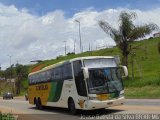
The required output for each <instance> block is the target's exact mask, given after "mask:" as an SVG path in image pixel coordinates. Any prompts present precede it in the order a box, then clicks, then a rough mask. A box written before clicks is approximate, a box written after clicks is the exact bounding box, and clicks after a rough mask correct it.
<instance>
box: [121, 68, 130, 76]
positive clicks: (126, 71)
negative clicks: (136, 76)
mask: <svg viewBox="0 0 160 120" xmlns="http://www.w3.org/2000/svg"><path fill="white" fill-rule="evenodd" d="M120 67H121V68H122V69H123V72H124V76H122V78H125V77H127V76H128V69H127V67H126V66H120Z"/></svg>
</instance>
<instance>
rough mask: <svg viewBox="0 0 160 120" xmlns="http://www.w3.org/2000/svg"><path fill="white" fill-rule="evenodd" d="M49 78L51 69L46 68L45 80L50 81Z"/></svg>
mask: <svg viewBox="0 0 160 120" xmlns="http://www.w3.org/2000/svg"><path fill="white" fill-rule="evenodd" d="M50 79H51V71H50V70H48V71H46V80H47V81H50Z"/></svg>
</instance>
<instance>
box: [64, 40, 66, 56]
mask: <svg viewBox="0 0 160 120" xmlns="http://www.w3.org/2000/svg"><path fill="white" fill-rule="evenodd" d="M63 42H64V45H65V46H64V52H65V56H66V40H65V41H63Z"/></svg>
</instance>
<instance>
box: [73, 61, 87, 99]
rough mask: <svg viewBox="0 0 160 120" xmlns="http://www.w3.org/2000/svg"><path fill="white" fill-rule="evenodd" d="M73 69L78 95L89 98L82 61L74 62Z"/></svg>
mask: <svg viewBox="0 0 160 120" xmlns="http://www.w3.org/2000/svg"><path fill="white" fill-rule="evenodd" d="M73 69H74V78H75V83H76V88H77V92H78V94H79V95H80V96H87V91H86V85H85V81H84V75H83V70H82V63H81V61H80V60H79V61H75V62H73Z"/></svg>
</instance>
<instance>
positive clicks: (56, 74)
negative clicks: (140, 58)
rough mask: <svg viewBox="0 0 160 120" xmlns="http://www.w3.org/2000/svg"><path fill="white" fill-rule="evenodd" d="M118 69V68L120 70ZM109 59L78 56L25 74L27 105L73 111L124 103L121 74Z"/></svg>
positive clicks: (114, 60) (112, 60)
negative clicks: (27, 85) (26, 76)
mask: <svg viewBox="0 0 160 120" xmlns="http://www.w3.org/2000/svg"><path fill="white" fill-rule="evenodd" d="M120 68H121V69H120ZM122 68H123V70H124V73H125V76H127V75H128V71H127V67H125V66H120V65H118V64H117V62H116V59H115V58H114V57H112V56H94V57H79V58H75V59H71V60H68V61H63V62H60V63H57V64H54V65H50V66H48V67H45V68H43V69H41V70H39V71H36V72H32V73H30V74H29V76H28V79H29V88H28V98H29V103H30V104H34V105H36V107H37V108H38V109H42V107H43V106H53V107H62V108H68V109H69V110H70V112H71V113H72V114H75V113H76V112H77V110H92V109H101V108H107V107H111V106H116V105H121V104H123V102H124V86H123V82H122V77H123V76H122V75H121V72H120V71H122Z"/></svg>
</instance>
